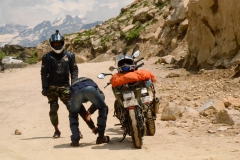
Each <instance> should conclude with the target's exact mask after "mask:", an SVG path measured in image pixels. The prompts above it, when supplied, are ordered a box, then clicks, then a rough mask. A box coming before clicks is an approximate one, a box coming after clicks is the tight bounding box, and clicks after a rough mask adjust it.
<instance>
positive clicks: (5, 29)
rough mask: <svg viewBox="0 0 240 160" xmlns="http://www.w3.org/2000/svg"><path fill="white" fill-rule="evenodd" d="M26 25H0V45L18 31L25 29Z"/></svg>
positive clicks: (9, 39) (14, 35) (8, 40)
mask: <svg viewBox="0 0 240 160" xmlns="http://www.w3.org/2000/svg"><path fill="white" fill-rule="evenodd" d="M26 28H27V26H23V25H13V24H6V25H5V26H2V27H0V47H1V46H3V45H5V44H7V43H9V42H10V41H11V40H12V39H13V38H14V37H16V36H17V35H18V34H19V33H20V32H22V31H23V30H25V29H26Z"/></svg>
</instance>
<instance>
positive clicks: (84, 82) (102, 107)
mask: <svg viewBox="0 0 240 160" xmlns="http://www.w3.org/2000/svg"><path fill="white" fill-rule="evenodd" d="M70 89H71V99H70V104H71V105H70V115H69V121H70V129H71V132H72V135H71V141H72V142H71V144H70V145H71V146H79V141H80V135H79V123H78V113H79V111H80V108H81V107H82V103H86V102H88V101H90V102H91V103H92V105H93V106H94V107H95V108H96V109H97V110H98V114H99V115H98V118H97V126H98V128H97V133H98V137H97V140H96V144H101V143H108V142H109V139H110V138H109V136H105V135H104V133H105V128H106V122H107V115H108V106H107V105H106V103H105V102H104V99H103V96H102V95H101V93H100V89H99V88H98V85H97V84H96V83H95V82H94V81H93V80H92V79H90V78H87V77H81V78H78V79H77V80H76V81H74V82H73V83H72V85H71V88H70Z"/></svg>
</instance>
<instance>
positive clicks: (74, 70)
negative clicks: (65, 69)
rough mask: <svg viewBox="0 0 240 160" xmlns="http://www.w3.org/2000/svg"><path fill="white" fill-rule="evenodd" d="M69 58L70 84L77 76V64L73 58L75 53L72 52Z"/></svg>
mask: <svg viewBox="0 0 240 160" xmlns="http://www.w3.org/2000/svg"><path fill="white" fill-rule="evenodd" d="M70 54H72V56H71V60H70V74H71V84H72V83H73V82H74V81H75V80H76V79H77V78H78V66H77V63H76V60H75V55H74V54H73V53H70Z"/></svg>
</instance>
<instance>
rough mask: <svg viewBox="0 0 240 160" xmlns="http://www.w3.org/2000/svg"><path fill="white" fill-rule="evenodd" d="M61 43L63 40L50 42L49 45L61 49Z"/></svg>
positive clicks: (62, 43)
mask: <svg viewBox="0 0 240 160" xmlns="http://www.w3.org/2000/svg"><path fill="white" fill-rule="evenodd" d="M63 45H64V41H53V42H51V46H52V48H54V49H55V50H61V49H62V47H63Z"/></svg>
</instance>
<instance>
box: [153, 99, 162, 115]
mask: <svg viewBox="0 0 240 160" xmlns="http://www.w3.org/2000/svg"><path fill="white" fill-rule="evenodd" d="M159 105H160V100H159V98H157V97H155V98H154V99H153V107H152V112H153V113H155V114H157V113H158V110H159Z"/></svg>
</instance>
